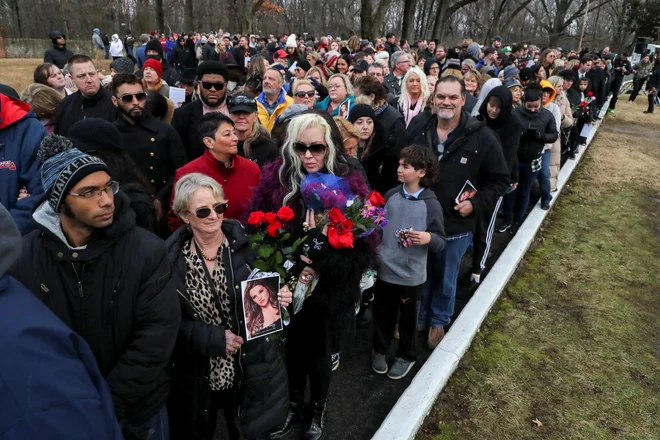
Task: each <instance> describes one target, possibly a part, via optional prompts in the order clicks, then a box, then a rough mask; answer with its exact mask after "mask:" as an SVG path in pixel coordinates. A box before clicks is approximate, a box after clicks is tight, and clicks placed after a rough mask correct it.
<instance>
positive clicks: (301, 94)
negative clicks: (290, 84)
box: [296, 90, 316, 98]
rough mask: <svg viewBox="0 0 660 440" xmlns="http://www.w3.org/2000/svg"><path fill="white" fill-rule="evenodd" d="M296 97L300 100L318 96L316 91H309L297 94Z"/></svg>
mask: <svg viewBox="0 0 660 440" xmlns="http://www.w3.org/2000/svg"><path fill="white" fill-rule="evenodd" d="M296 96H297V97H298V98H304V97H305V96H307V97H308V98H311V97H313V96H316V91H315V90H308V91H306V92H296Z"/></svg>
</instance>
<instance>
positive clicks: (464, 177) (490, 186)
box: [408, 76, 510, 348]
mask: <svg viewBox="0 0 660 440" xmlns="http://www.w3.org/2000/svg"><path fill="white" fill-rule="evenodd" d="M465 94H466V93H465V86H464V85H463V83H462V82H461V81H460V80H459V79H458V78H456V77H454V76H447V77H444V78H440V79H439V80H438V83H437V84H436V87H435V91H434V93H433V107H434V110H433V111H434V114H432V115H431V116H430V117H429V118H428V119H427V120H426V121H423V120H419V121H418V122H417V123H416V124H414V125H413V124H411V125H410V126H409V127H408V135H409V137H410V138H411V139H412V144H418V145H426V146H427V147H428V148H430V149H431V150H432V151H433V153H434V154H436V155H437V157H438V166H439V179H438V182H437V183H436V184H435V185H434V186H433V188H432V189H433V190H434V191H435V194H436V196H437V197H438V201H439V202H440V205H441V206H442V210H443V213H444V219H445V232H446V234H447V242H446V245H445V248H444V249H443V250H442V252H440V253H438V254H437V255H435V256H432V257H431V259H430V262H429V266H428V281H427V286H428V289H427V292H426V295H425V298H422V306H421V309H420V324H425V325H428V326H429V327H430V329H429V335H428V345H429V347H431V348H435V347H436V346H437V345H438V344H439V343H440V341H441V340H442V338H443V337H444V328H443V327H444V326H445V325H447V324H449V323H450V321H451V316H452V315H453V313H454V302H455V300H456V279H457V277H458V271H459V269H460V264H461V259H462V258H463V255H464V254H465V251H466V250H467V248H468V246H469V245H470V243H472V234H473V232H474V229H475V226H476V220H477V214H478V213H479V212H481V211H482V210H484V209H487V208H488V207H491V209H492V206H494V205H495V203H496V201H497V199H498V198H499V197H500V196H502V195H504V192H505V191H506V189H507V188H508V187H509V180H510V173H509V169H508V167H507V164H506V161H505V159H504V155H503V153H502V147H501V145H500V143H499V141H498V139H497V137H496V136H495V134H494V133H493V132H492V131H491V130H490V129H489V128H487V126H486V124H485V123H484V122H482V121H479V120H477V119H475V118H473V117H472V116H470V114H469V113H467V112H464V111H462V107H463V104H465ZM475 190H476V191H475Z"/></svg>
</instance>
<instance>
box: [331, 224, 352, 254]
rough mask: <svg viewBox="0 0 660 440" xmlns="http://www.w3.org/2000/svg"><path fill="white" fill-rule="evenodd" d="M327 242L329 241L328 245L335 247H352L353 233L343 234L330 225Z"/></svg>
mask: <svg viewBox="0 0 660 440" xmlns="http://www.w3.org/2000/svg"><path fill="white" fill-rule="evenodd" d="M349 221H350V220H349ZM328 243H330V246H332V247H333V248H335V249H343V248H352V247H353V233H352V232H346V233H344V234H340V233H339V231H338V230H337V228H336V227H335V226H334V225H332V226H330V227H329V228H328Z"/></svg>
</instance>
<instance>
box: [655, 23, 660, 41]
mask: <svg viewBox="0 0 660 440" xmlns="http://www.w3.org/2000/svg"><path fill="white" fill-rule="evenodd" d="M655 30H656V31H658V40H657V42H658V44H660V26H656V27H655Z"/></svg>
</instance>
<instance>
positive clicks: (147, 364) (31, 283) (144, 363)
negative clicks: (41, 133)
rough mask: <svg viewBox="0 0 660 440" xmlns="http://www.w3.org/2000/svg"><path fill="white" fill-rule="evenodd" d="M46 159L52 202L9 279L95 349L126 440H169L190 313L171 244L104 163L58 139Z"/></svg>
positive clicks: (39, 212)
mask: <svg viewBox="0 0 660 440" xmlns="http://www.w3.org/2000/svg"><path fill="white" fill-rule="evenodd" d="M38 157H39V159H41V160H42V162H43V165H42V168H41V183H42V186H43V188H44V190H45V191H46V194H45V197H44V199H43V201H42V202H41V203H40V204H39V206H38V207H37V209H36V210H35V211H34V213H33V214H32V219H33V220H34V222H35V223H36V225H37V230H36V231H33V232H32V233H30V234H28V235H27V236H25V237H24V239H23V249H22V255H21V257H20V258H19V259H18V260H17V261H16V263H15V264H14V266H13V268H12V269H11V270H10V272H9V275H10V276H12V277H14V278H16V279H17V280H18V281H20V282H21V283H23V285H24V286H25V287H27V289H28V290H30V291H31V292H32V293H33V294H34V295H35V296H36V297H38V298H39V299H40V300H42V301H43V302H44V304H46V306H48V308H49V309H51V310H52V311H53V312H54V313H55V314H56V315H57V316H58V318H60V319H61V320H62V322H64V323H65V324H66V325H67V326H69V327H70V328H71V329H72V330H73V331H75V332H76V333H77V334H79V335H80V336H81V337H82V338H83V339H84V340H85V341H87V343H88V344H89V347H90V348H91V350H92V353H93V354H94V358H95V359H96V363H97V365H98V367H99V371H100V372H101V375H102V376H103V377H104V378H105V380H106V381H107V383H108V386H109V387H110V391H111V393H112V400H113V402H114V406H115V413H116V416H117V419H118V420H119V423H120V425H121V427H122V430H123V433H124V437H125V438H150V439H152V440H165V439H168V438H169V435H168V429H167V410H166V408H165V401H166V400H167V395H168V391H169V382H170V376H171V373H170V371H169V368H170V367H169V363H170V356H171V354H172V349H173V348H174V342H175V340H176V336H177V333H178V331H179V324H180V321H181V308H180V305H179V300H178V297H177V293H176V289H175V286H174V284H173V282H172V280H171V275H170V263H169V260H168V258H167V254H166V250H165V243H163V241H162V240H160V239H159V238H158V237H156V236H155V235H154V234H152V233H150V232H148V231H146V230H144V229H142V228H139V227H137V226H136V225H135V213H134V212H133V210H132V209H131V208H130V207H129V199H128V196H127V195H126V194H124V193H123V192H122V191H119V183H118V182H115V181H113V180H112V177H111V176H110V174H109V170H108V167H107V165H106V164H105V162H103V161H102V160H101V159H99V158H98V157H94V156H89V155H87V154H85V153H82V152H81V151H80V150H78V149H76V148H73V144H72V143H71V141H70V140H68V139H66V138H64V137H62V136H57V135H54V136H49V137H48V138H46V139H44V141H43V142H42V143H41V147H40V149H39V153H38ZM44 366H45V365H44ZM48 367H50V366H48Z"/></svg>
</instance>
